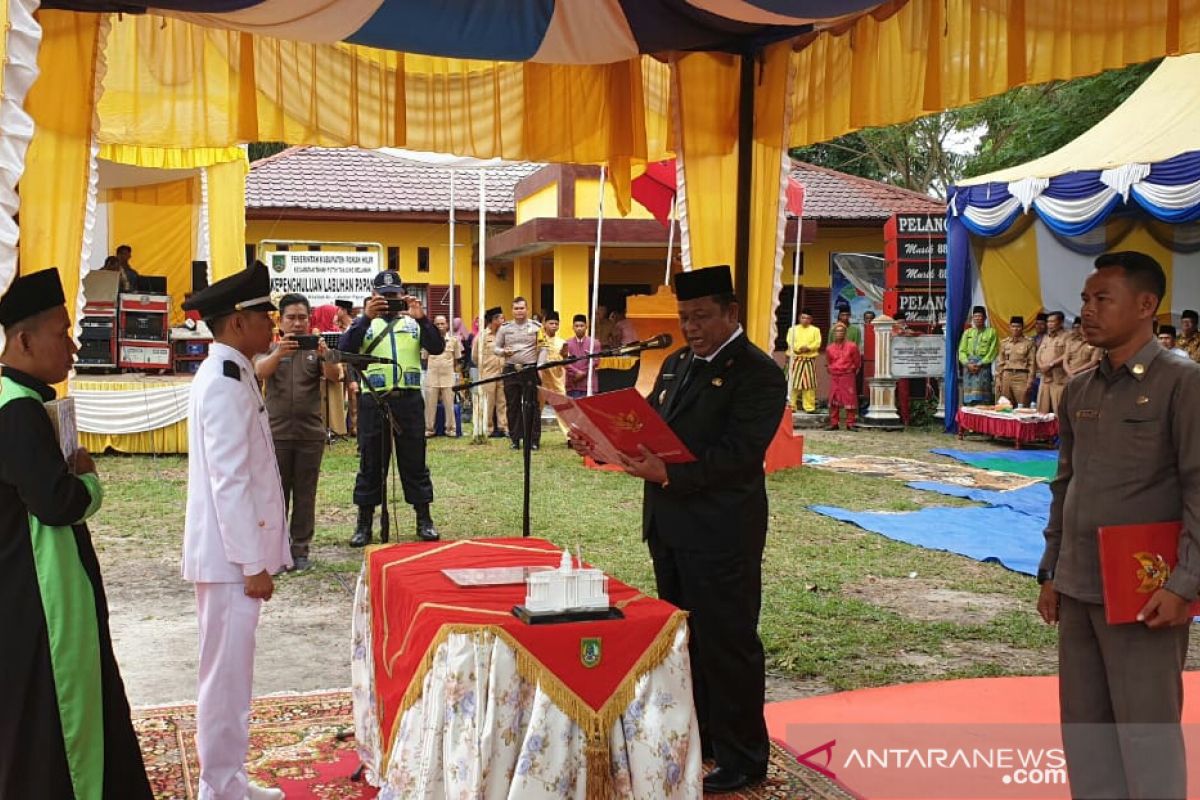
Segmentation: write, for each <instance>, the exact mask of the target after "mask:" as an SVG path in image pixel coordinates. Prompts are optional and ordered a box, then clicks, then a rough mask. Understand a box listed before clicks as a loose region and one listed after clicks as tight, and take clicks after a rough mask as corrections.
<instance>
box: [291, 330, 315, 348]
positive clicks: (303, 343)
mask: <svg viewBox="0 0 1200 800" xmlns="http://www.w3.org/2000/svg"><path fill="white" fill-rule="evenodd" d="M289 338H291V339H295V340H296V349H297V350H316V349H317V340H318V339H319V338H321V337H319V336H317V335H316V334H315V333H313V334H306V335H303V336H290V337H289Z"/></svg>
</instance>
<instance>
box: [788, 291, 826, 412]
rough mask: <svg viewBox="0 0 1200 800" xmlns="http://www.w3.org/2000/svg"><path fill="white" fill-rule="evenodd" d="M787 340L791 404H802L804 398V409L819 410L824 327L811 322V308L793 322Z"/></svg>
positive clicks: (806, 410) (795, 406)
mask: <svg viewBox="0 0 1200 800" xmlns="http://www.w3.org/2000/svg"><path fill="white" fill-rule="evenodd" d="M787 344H788V387H789V392H788V396H789V399H790V400H791V403H792V408H793V409H796V408H800V404H799V403H798V402H797V399H799V400H801V401H803V404H804V411H805V413H808V414H811V413H813V412H814V411H816V410H817V370H816V361H817V356H819V355H820V354H821V331H820V329H818V328H817V326H816V325H813V324H812V314H811V313H809V311H808V309H804V310H803V311H801V312H800V324H799V325H793V326H792V328H791V330H789V331H788V333H787Z"/></svg>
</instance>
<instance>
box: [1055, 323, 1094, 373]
mask: <svg viewBox="0 0 1200 800" xmlns="http://www.w3.org/2000/svg"><path fill="white" fill-rule="evenodd" d="M1095 360H1096V348H1094V347H1092V346H1091V345H1090V344H1088V343H1087V339H1084V338H1083V333H1081V332H1076V331H1072V332H1071V333H1069V334H1067V360H1066V361H1064V362H1063V363H1064V364H1066V366H1067V368H1068V369H1070V370H1071V371H1072V372H1075V371H1076V370H1080V369H1083V368H1084V367H1086V366H1088V365H1089V364H1091V363H1092V362H1094V361H1095Z"/></svg>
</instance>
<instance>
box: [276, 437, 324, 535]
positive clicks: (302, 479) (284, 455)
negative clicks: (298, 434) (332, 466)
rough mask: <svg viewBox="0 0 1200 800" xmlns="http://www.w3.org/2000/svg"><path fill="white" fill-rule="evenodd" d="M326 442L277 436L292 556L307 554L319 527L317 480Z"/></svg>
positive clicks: (280, 474) (277, 459) (277, 450)
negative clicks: (289, 439)
mask: <svg viewBox="0 0 1200 800" xmlns="http://www.w3.org/2000/svg"><path fill="white" fill-rule="evenodd" d="M324 456H325V442H324V441H322V440H317V441H309V442H305V441H280V440H279V439H276V440H275V460H276V461H277V462H278V463H279V478H280V480H282V481H283V504H284V508H286V509H287V510H288V529H289V533H290V534H291V540H292V558H298V557H300V556H304V557H305V558H308V548H309V546H310V544H311V543H312V538H313V531H314V530H315V528H316V522H317V517H316V511H317V480H318V479H319V478H320V477H321V459H322V458H323V457H324Z"/></svg>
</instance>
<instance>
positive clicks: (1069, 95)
mask: <svg viewBox="0 0 1200 800" xmlns="http://www.w3.org/2000/svg"><path fill="white" fill-rule="evenodd" d="M1158 63H1159V62H1158V61H1157V60H1155V61H1148V62H1146V63H1144V64H1134V65H1132V66H1128V67H1125V68H1124V69H1114V70H1109V71H1108V72H1101V73H1100V74H1099V75H1092V76H1090V77H1087V78H1078V79H1076V80H1073V81H1056V82H1053V83H1045V84H1041V85H1039V86H1023V87H1020V88H1017V89H1012V90H1010V91H1008V92H1005V93H1004V94H1002V95H997V96H996V97H992V98H989V99H987V100H984V101H983V102H980V103H977V104H975V105H974V106H969V107H967V108H965V109H962V110H961V111H960V112H958V114H959V118H960V121H961V123H962V124H964V125H980V126H984V128H985V130H986V134H985V135H984V137H983V140H982V142H981V143H980V147H979V150H978V152H977V153H976V154H975V155H974V156H973V157H972V158H971V159H969V161H968V163H967V164H966V167H965V169H964V171H963V175H964V176H975V175H984V174H986V173H988V172H994V171H996V170H998V169H1004V168H1006V167H1014V166H1017V165H1018V164H1024V163H1025V162H1026V161H1031V160H1033V159H1035V158H1040V157H1042V156H1044V155H1046V154H1047V153H1052V152H1054V151H1055V150H1057V149H1058V148H1060V147H1062V146H1063V145H1065V144H1067V143H1068V142H1070V141H1071V140H1073V139H1075V138H1076V137H1077V136H1079V135H1080V134H1082V133H1083V132H1084V131H1086V130H1088V129H1089V128H1091V127H1092V126H1094V125H1095V124H1096V123H1097V122H1099V121H1100V120H1102V119H1104V118H1105V117H1106V116H1108V115H1109V114H1110V113H1111V112H1112V111H1113V109H1115V108H1116V107H1117V106H1119V105H1121V103H1124V102H1125V101H1126V100H1127V99H1128V98H1129V95H1131V94H1133V91H1134V90H1135V89H1137V88H1138V87H1139V86H1141V85H1142V82H1143V81H1144V80H1146V78H1147V77H1149V75H1150V73H1151V72H1153V71H1154V69H1155V67H1157V66H1158Z"/></svg>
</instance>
